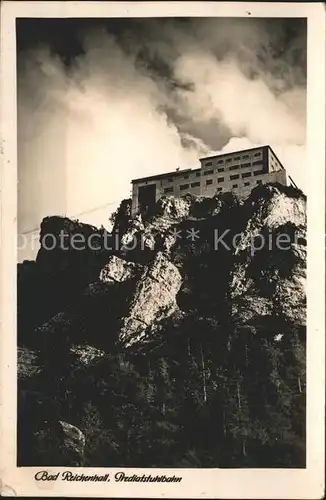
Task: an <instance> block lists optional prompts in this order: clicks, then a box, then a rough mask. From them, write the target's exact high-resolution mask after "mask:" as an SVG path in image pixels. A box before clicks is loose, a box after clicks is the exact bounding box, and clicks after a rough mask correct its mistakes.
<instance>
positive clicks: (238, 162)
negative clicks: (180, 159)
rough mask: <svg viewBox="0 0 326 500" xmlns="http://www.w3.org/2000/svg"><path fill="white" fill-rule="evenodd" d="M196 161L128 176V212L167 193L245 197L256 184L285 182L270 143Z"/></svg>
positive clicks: (134, 211)
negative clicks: (192, 166)
mask: <svg viewBox="0 0 326 500" xmlns="http://www.w3.org/2000/svg"><path fill="white" fill-rule="evenodd" d="M200 163H201V167H200V168H197V169H186V170H178V169H177V170H175V171H174V172H167V173H165V174H159V175H153V176H150V177H142V178H140V179H134V180H132V214H133V215H136V214H137V213H140V212H144V211H145V212H146V211H147V210H148V209H149V208H150V207H152V206H154V205H155V203H156V202H157V201H158V200H159V199H160V198H161V197H162V196H167V195H172V196H178V197H179V196H183V195H185V194H187V193H191V194H194V195H200V196H208V197H212V196H214V195H215V194H218V193H222V192H226V191H232V192H234V193H235V194H236V195H237V196H239V197H246V196H248V195H249V194H250V192H251V190H252V189H253V188H254V187H255V186H257V184H267V183H271V182H279V183H280V184H283V185H287V175H286V170H285V169H284V167H283V165H282V164H281V162H280V160H279V159H278V158H277V156H276V154H275V153H274V151H273V150H272V148H271V147H270V146H261V147H258V148H252V149H246V150H242V151H235V152H232V153H225V154H219V155H216V156H209V157H206V158H201V159H200ZM292 182H293V181H292Z"/></svg>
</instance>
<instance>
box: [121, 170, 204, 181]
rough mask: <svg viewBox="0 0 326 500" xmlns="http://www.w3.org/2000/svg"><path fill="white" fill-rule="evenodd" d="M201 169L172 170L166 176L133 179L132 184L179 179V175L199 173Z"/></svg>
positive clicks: (158, 175)
mask: <svg viewBox="0 0 326 500" xmlns="http://www.w3.org/2000/svg"><path fill="white" fill-rule="evenodd" d="M198 171H201V168H193V169H192V168H186V169H184V170H172V171H171V172H166V173H165V174H157V175H151V176H149V177H140V178H139V179H133V180H132V181H131V182H144V181H152V180H156V179H166V178H167V177H178V176H179V175H184V174H186V173H189V172H191V173H192V172H198Z"/></svg>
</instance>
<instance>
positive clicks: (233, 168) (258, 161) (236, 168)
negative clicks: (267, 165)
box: [168, 160, 262, 182]
mask: <svg viewBox="0 0 326 500" xmlns="http://www.w3.org/2000/svg"><path fill="white" fill-rule="evenodd" d="M210 164H211V163H206V165H205V166H207V165H210ZM258 165H260V166H262V163H261V160H257V161H253V162H252V163H250V162H249V163H242V164H241V165H232V166H231V167H228V170H238V169H239V168H248V167H251V166H258ZM224 171H225V168H224V167H222V168H218V169H217V172H218V173H219V174H220V173H221V172H224ZM212 174H214V169H210V170H204V171H203V175H212ZM200 175H201V172H196V177H200ZM182 179H184V180H186V179H189V174H186V175H183V176H182ZM174 181H175V178H173V177H169V178H168V182H174Z"/></svg>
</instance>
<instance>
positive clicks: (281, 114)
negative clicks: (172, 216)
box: [18, 19, 305, 229]
mask: <svg viewBox="0 0 326 500" xmlns="http://www.w3.org/2000/svg"><path fill="white" fill-rule="evenodd" d="M126 23H127V22H126ZM120 31H121V32H120V34H119V36H113V35H112V34H111V35H110V34H108V32H107V30H105V29H101V30H98V29H97V30H96V31H87V30H86V32H85V33H84V34H83V36H82V45H83V51H84V52H83V54H81V55H79V56H78V57H76V58H75V59H74V61H73V63H72V64H71V65H70V67H68V68H67V66H65V65H64V64H63V62H62V60H61V59H60V58H59V56H58V55H55V54H53V51H52V52H51V51H50V48H49V47H48V46H47V45H46V44H45V45H44V46H43V47H32V48H31V50H29V51H26V52H23V53H22V54H21V55H20V58H19V79H18V148H19V151H18V153H19V226H20V229H29V228H30V227H34V226H37V225H38V224H39V222H40V220H41V219H42V217H44V216H46V215H51V214H55V213H66V214H67V215H69V216H74V215H78V214H82V216H80V218H81V219H82V220H85V221H86V222H90V223H93V224H97V225H100V224H101V223H102V224H104V225H106V222H107V218H108V216H109V213H110V212H111V211H113V210H114V208H115V207H116V205H117V204H118V203H119V202H120V200H121V199H122V198H123V197H128V196H129V195H130V180H131V179H132V178H136V177H141V176H145V175H148V174H155V173H159V172H162V171H168V170H174V169H175V168H176V167H180V168H187V167H193V166H197V163H198V158H199V157H200V156H202V155H207V154H209V153H210V152H219V151H225V150H227V149H230V148H234V149H238V148H239V149H244V148H245V147H247V146H248V147H250V146H252V145H261V144H267V143H269V144H271V146H272V147H273V148H274V149H275V151H276V153H277V154H278V155H279V156H280V159H281V160H282V161H283V162H284V165H285V166H286V167H287V168H288V169H289V170H290V172H291V174H292V175H293V177H294V179H295V180H297V182H298V183H299V184H300V185H302V183H303V182H304V175H303V174H304V148H305V71H304V67H303V66H304V53H305V48H304V40H305V39H304V36H302V33H300V32H299V31H298V33H292V35H291V33H290V35H291V36H292V38H291V36H290V35H289V30H288V28H285V27H284V26H283V25H282V22H281V21H279V22H277V20H275V21H274V24H273V25H269V24H268V22H267V21H264V20H262V21H259V20H245V19H242V20H223V22H222V21H221V20H216V19H215V20H211V19H198V20H191V21H189V20H188V21H185V20H179V21H178V20H161V21H158V20H156V21H147V23H146V22H145V21H140V20H138V21H137V22H136V21H133V22H132V21H131V24H129V25H128V23H127V24H125V25H123V26H122V28H121V30H120ZM290 31H291V30H290ZM240 144H241V146H240ZM244 144H245V146H243V145H244ZM106 203H108V204H109V203H111V205H108V206H107V207H103V205H104V204H106ZM96 207H100V208H98V209H97V208H96ZM101 207H102V208H101Z"/></svg>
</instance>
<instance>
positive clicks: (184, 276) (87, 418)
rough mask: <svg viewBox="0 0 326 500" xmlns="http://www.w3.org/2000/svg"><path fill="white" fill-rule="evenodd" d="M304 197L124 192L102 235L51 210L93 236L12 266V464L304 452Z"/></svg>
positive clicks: (166, 461)
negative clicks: (134, 204)
mask: <svg viewBox="0 0 326 500" xmlns="http://www.w3.org/2000/svg"><path fill="white" fill-rule="evenodd" d="M305 202H306V200H305V198H304V196H303V195H302V193H301V192H300V191H298V190H296V189H294V188H288V187H284V186H281V185H268V186H259V187H257V188H255V189H254V190H253V191H252V193H251V195H250V197H249V198H248V199H247V200H245V201H240V200H238V199H237V198H236V197H234V196H233V195H232V194H231V193H226V194H224V195H219V196H216V197H214V198H196V197H194V196H190V195H186V196H185V197H183V198H180V199H177V198H173V197H166V198H162V199H161V200H159V202H158V203H157V206H156V208H155V210H154V211H153V213H151V214H148V215H147V216H143V217H136V218H132V217H131V212H130V202H128V201H127V200H124V201H123V202H122V205H121V207H120V209H119V210H118V211H117V213H116V215H115V220H114V227H113V231H112V234H115V235H116V236H117V238H115V244H113V245H111V247H110V248H107V247H105V245H104V244H103V241H104V240H105V238H104V234H105V230H103V229H102V230H97V229H96V228H93V227H92V226H88V225H85V224H81V223H79V222H77V221H70V220H69V219H63V218H59V217H50V218H47V219H45V220H44V221H43V223H42V226H41V238H42V235H45V234H53V235H55V237H56V238H58V237H59V233H60V231H62V230H63V231H64V232H65V234H66V235H67V241H68V243H69V242H71V240H72V236H73V234H77V233H82V234H84V235H86V236H87V237H88V238H89V236H91V235H94V239H96V241H97V243H98V244H97V246H96V249H94V248H89V247H87V246H86V248H85V249H83V250H81V249H78V250H77V249H74V248H72V245H69V244H68V248H66V249H65V250H63V249H62V248H60V247H59V246H57V247H56V248H55V249H54V250H51V251H50V250H46V249H45V248H44V247H43V246H42V248H41V250H40V252H39V254H38V256H37V259H36V261H35V262H24V263H23V264H20V265H19V266H18V313H19V314H18V340H19V352H18V361H19V363H18V371H19V422H18V424H19V425H18V451H19V464H20V465H85V466H108V467H109V466H138V467H141V466H142V467H155V466H157V467H168V466H170V467H179V466H180V467H304V466H305V352H306V351H305V316H306V309H305V261H306V255H305V251H306V245H305V227H306V215H305ZM223 234H225V236H224V237H223V243H221V242H220V241H219V237H220V236H221V235H223ZM284 235H287V236H288V242H290V244H288V245H287V247H286V248H285V246H286V245H284ZM111 236H112V235H111ZM277 238H278V240H280V238H283V245H282V248H280V246H279V245H277V243H276V241H278V240H277ZM112 241H113V240H112ZM134 242H136V245H134Z"/></svg>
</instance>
